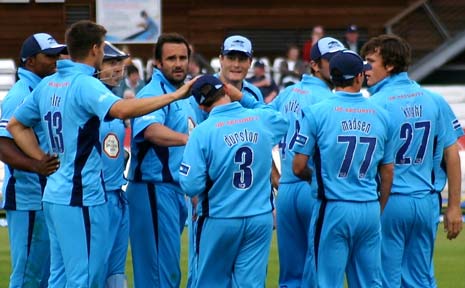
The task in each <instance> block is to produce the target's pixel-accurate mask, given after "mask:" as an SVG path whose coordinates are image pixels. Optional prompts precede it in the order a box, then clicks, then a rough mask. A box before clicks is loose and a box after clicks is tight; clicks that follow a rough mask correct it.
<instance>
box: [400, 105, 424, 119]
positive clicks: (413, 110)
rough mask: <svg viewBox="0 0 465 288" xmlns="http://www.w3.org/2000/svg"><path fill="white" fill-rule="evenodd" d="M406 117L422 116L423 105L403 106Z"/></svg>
mask: <svg viewBox="0 0 465 288" xmlns="http://www.w3.org/2000/svg"><path fill="white" fill-rule="evenodd" d="M401 109H402V111H403V112H404V116H405V118H420V117H421V116H422V115H423V107H422V106H421V105H413V106H404V107H401Z"/></svg>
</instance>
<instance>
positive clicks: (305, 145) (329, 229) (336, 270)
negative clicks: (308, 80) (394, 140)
mask: <svg viewBox="0 0 465 288" xmlns="http://www.w3.org/2000/svg"><path fill="white" fill-rule="evenodd" d="M329 65H330V72H331V79H332V81H333V83H334V85H335V87H336V93H335V96H334V97H332V98H331V99H328V100H325V101H322V102H320V103H318V104H315V105H313V106H311V107H305V108H304V109H303V110H302V115H303V118H302V126H301V129H300V132H299V135H298V136H297V139H296V145H295V146H294V151H295V153H296V155H295V157H294V162H293V170H294V173H295V174H296V175H297V176H299V177H300V178H302V179H304V180H307V181H309V180H310V179H311V172H312V171H311V169H310V168H309V167H308V166H307V165H308V164H307V163H308V159H309V158H310V157H313V158H314V161H315V170H314V173H315V174H316V180H317V184H318V198H319V202H318V204H317V205H315V208H317V207H318V210H317V211H318V212H316V213H314V215H315V217H317V218H316V219H315V221H316V226H315V227H312V229H311V234H310V235H311V236H312V237H314V238H313V239H314V241H313V245H312V246H313V247H312V248H313V249H312V250H311V252H314V253H310V255H311V257H312V259H314V261H315V264H316V275H315V276H314V278H313V279H310V280H311V282H309V283H306V286H305V287H343V286H344V273H346V276H347V282H348V285H349V287H381V277H380V269H381V258H380V247H381V233H380V229H381V223H380V214H381V212H382V209H383V208H384V206H385V205H386V202H387V199H388V195H389V192H390V187H391V183H392V171H393V164H392V163H393V153H392V149H391V148H392V147H391V146H390V144H389V139H390V133H389V130H390V127H389V119H388V116H387V114H386V113H385V112H384V110H383V109H382V108H381V107H378V106H377V105H375V104H373V103H371V102H370V101H369V100H368V99H366V98H364V97H363V95H362V93H360V89H361V87H362V84H363V81H364V73H363V72H364V71H365V70H366V69H369V67H367V66H364V64H363V61H362V58H360V56H358V55H357V54H356V53H354V52H352V51H350V50H345V51H342V52H340V53H338V54H337V55H335V56H334V57H332V59H331V61H330V64H329ZM378 173H379V175H380V188H379V189H380V190H379V191H380V195H381V196H378V190H377V188H378V184H377V181H376V178H377V175H378ZM316 215H318V216H316ZM312 222H314V221H313V220H312ZM312 254H313V255H312Z"/></svg>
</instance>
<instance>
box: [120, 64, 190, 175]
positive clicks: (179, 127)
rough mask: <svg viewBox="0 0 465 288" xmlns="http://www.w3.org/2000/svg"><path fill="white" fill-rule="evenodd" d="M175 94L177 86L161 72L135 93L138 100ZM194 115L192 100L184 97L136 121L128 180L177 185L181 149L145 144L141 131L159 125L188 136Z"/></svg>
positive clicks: (157, 72) (134, 122)
mask: <svg viewBox="0 0 465 288" xmlns="http://www.w3.org/2000/svg"><path fill="white" fill-rule="evenodd" d="M174 91H176V87H174V86H173V85H172V84H171V83H170V82H169V81H168V80H167V79H166V78H165V76H163V74H162V73H161V71H160V70H155V73H154V75H153V77H152V80H151V81H150V83H149V84H147V85H146V86H145V87H144V88H143V89H142V90H141V91H140V92H139V93H138V94H137V98H145V97H150V96H157V95H160V96H161V95H164V94H167V93H171V92H174ZM196 115H197V114H196V112H195V111H194V109H193V107H192V102H191V100H190V99H189V98H187V99H183V100H179V101H176V102H173V103H171V104H168V105H166V106H164V107H163V108H161V109H159V110H156V111H154V112H152V113H149V114H147V115H145V116H142V117H137V118H135V119H134V121H133V125H132V138H133V139H132V142H131V151H132V153H131V155H132V157H131V166H130V170H129V175H128V178H129V180H131V181H149V182H153V183H156V182H167V183H173V182H174V183H177V182H178V179H179V176H178V174H179V172H178V171H179V165H180V164H181V160H182V154H183V152H184V146H171V147H163V146H158V145H156V144H151V143H149V142H148V141H145V139H144V130H145V129H146V128H147V127H149V126H150V125H152V124H156V123H158V124H162V125H164V126H167V127H169V128H170V129H172V130H174V131H176V132H179V133H183V134H188V131H189V126H192V125H195V123H196Z"/></svg>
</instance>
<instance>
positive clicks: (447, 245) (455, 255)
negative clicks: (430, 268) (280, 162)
mask: <svg viewBox="0 0 465 288" xmlns="http://www.w3.org/2000/svg"><path fill="white" fill-rule="evenodd" d="M185 231H187V230H185ZM186 236H187V235H186V233H184V234H183V238H182V241H183V242H182V255H181V265H182V267H181V269H182V271H183V276H184V275H186V272H185V271H186V270H187V237H186ZM464 239H465V235H463V234H461V235H460V236H459V237H458V239H456V240H454V241H449V240H447V239H446V237H445V234H444V233H442V226H441V227H440V230H439V233H438V237H437V240H436V250H435V261H434V262H435V269H436V277H437V281H438V287H440V288H449V287H450V288H460V287H463V288H465V280H464V275H465V240H464ZM276 247H277V246H276V235H274V236H273V243H272V247H271V254H270V260H269V266H268V278H267V285H266V287H277V286H278V275H279V266H278V255H277V248H276ZM127 264H128V265H127V275H128V279H129V287H132V266H131V265H130V264H131V255H130V253H129V255H128V262H127ZM9 274H10V255H9V244H8V234H7V229H6V228H0V287H8V277H9ZM185 281H186V279H185V277H184V278H183V279H182V283H181V287H185Z"/></svg>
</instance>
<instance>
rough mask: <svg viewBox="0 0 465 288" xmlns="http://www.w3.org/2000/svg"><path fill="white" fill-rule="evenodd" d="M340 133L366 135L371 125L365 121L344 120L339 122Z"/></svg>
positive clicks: (355, 119)
mask: <svg viewBox="0 0 465 288" xmlns="http://www.w3.org/2000/svg"><path fill="white" fill-rule="evenodd" d="M341 128H342V131H355V130H358V131H361V132H363V133H365V134H368V133H369V132H370V129H371V124H370V123H369V122H366V121H362V120H357V118H353V119H349V120H344V121H342V122H341Z"/></svg>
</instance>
